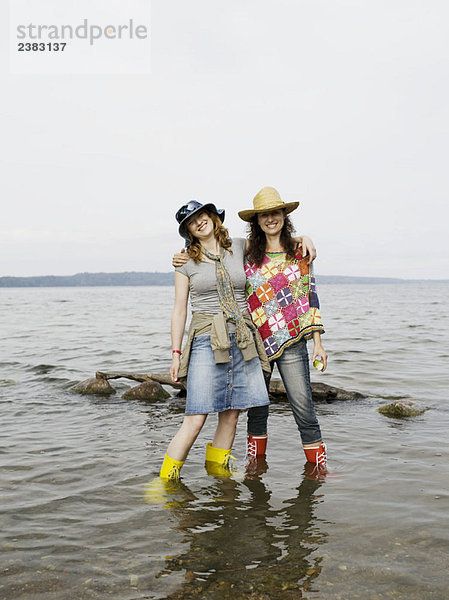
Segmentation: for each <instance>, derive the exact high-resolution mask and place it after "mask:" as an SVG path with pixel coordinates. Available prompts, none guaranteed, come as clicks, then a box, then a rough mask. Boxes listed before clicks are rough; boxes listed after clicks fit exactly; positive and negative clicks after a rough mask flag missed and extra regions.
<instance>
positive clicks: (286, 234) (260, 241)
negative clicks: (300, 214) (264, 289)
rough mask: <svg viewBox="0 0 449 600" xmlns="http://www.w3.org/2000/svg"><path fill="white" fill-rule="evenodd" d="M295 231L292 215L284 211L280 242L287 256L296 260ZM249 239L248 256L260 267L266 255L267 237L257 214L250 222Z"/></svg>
mask: <svg viewBox="0 0 449 600" xmlns="http://www.w3.org/2000/svg"><path fill="white" fill-rule="evenodd" d="M294 231H295V229H294V227H293V223H292V222H291V220H290V217H289V216H288V215H286V214H285V213H284V226H283V227H282V229H281V238H280V242H281V246H282V248H283V249H284V252H285V253H286V254H287V258H288V259H290V260H295V248H296V242H295V240H294V239H293V233H294ZM248 241H249V246H248V252H247V256H248V258H249V260H250V262H252V263H254V264H255V265H256V267H260V265H261V264H262V261H263V259H264V256H265V251H266V247H267V238H266V236H265V233H264V232H263V231H262V228H261V227H260V225H259V223H258V222H257V215H254V217H253V218H252V219H251V221H250V222H249V225H248Z"/></svg>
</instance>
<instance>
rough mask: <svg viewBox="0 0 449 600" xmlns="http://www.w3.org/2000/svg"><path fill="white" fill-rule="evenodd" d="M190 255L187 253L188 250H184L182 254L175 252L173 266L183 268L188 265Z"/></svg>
mask: <svg viewBox="0 0 449 600" xmlns="http://www.w3.org/2000/svg"><path fill="white" fill-rule="evenodd" d="M189 258H190V257H189V255H188V254H187V252H186V249H185V248H183V249H182V250H181V252H175V254H173V258H172V261H171V264H172V266H173V267H182V266H183V265H185V264H186V262H187V261H188V260H189Z"/></svg>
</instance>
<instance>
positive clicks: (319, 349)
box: [312, 334, 327, 372]
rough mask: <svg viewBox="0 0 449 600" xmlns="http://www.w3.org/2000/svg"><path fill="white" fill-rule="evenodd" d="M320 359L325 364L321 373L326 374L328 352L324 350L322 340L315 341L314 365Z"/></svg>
mask: <svg viewBox="0 0 449 600" xmlns="http://www.w3.org/2000/svg"><path fill="white" fill-rule="evenodd" d="M318 335H319V337H320V338H321V336H320V334H318ZM318 358H321V362H322V363H323V368H322V370H321V372H324V371H325V370H326V367H327V354H326V350H325V349H324V348H323V346H322V344H321V340H320V339H319V340H313V355H312V363H313V362H314V361H315V360H317V359H318Z"/></svg>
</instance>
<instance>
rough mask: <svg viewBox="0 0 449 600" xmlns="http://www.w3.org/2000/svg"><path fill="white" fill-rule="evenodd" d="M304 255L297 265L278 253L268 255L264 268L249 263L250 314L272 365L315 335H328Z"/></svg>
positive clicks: (247, 284) (298, 257)
mask: <svg viewBox="0 0 449 600" xmlns="http://www.w3.org/2000/svg"><path fill="white" fill-rule="evenodd" d="M301 251H302V248H301V247H300V248H299V250H297V251H296V260H295V261H291V260H288V261H287V260H286V255H285V252H275V253H267V254H266V255H265V258H264V260H263V261H262V264H261V265H260V267H256V266H255V265H254V264H253V263H251V262H246V263H245V273H246V278H247V281H246V289H245V293H246V301H247V304H248V311H249V313H250V315H251V318H252V320H253V321H254V323H255V325H256V327H257V328H258V330H259V332H260V335H261V336H262V339H263V343H264V346H265V350H266V353H267V356H268V360H270V361H272V360H275V359H276V358H279V357H280V356H281V354H282V353H283V351H284V350H285V349H286V348H288V347H289V346H291V345H292V344H294V343H296V342H298V341H299V340H301V339H303V338H305V339H309V338H311V337H312V334H313V332H314V331H319V332H320V333H324V329H323V324H322V322H321V315H320V310H319V309H320V304H319V300H318V296H317V293H316V286H315V278H314V277H313V270H312V268H311V265H309V264H307V261H308V259H307V258H303V256H302V252H301Z"/></svg>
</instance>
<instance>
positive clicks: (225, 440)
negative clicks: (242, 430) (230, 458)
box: [212, 410, 240, 450]
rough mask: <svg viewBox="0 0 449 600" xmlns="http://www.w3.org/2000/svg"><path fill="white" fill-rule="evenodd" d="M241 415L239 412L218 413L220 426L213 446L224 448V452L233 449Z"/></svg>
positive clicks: (226, 411)
mask: <svg viewBox="0 0 449 600" xmlns="http://www.w3.org/2000/svg"><path fill="white" fill-rule="evenodd" d="M239 413H240V411H239V410H225V411H224V412H221V413H218V425H217V429H216V431H215V435H214V439H213V442H212V446H214V447H215V448H223V449H224V450H228V449H229V448H232V444H233V443H234V438H235V429H236V427H237V421H238V419H239Z"/></svg>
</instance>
